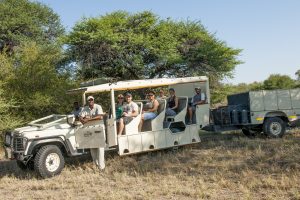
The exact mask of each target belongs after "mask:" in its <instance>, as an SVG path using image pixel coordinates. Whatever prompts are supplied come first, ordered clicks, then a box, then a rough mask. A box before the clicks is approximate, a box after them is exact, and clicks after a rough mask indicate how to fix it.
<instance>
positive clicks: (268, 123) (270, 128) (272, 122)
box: [264, 117, 286, 138]
mask: <svg viewBox="0 0 300 200" xmlns="http://www.w3.org/2000/svg"><path fill="white" fill-rule="evenodd" d="M285 129H286V122H284V121H283V120H282V119H281V118H279V117H271V118H267V119H266V120H265V122H264V133H265V134H267V135H268V136H269V137H271V138H281V137H282V136H283V135H284V133H285Z"/></svg>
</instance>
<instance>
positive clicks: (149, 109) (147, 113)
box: [139, 91, 159, 132]
mask: <svg viewBox="0 0 300 200" xmlns="http://www.w3.org/2000/svg"><path fill="white" fill-rule="evenodd" d="M147 97H148V102H147V103H146V105H145V106H144V111H143V114H142V118H141V122H140V124H139V132H141V130H142V127H143V124H144V121H145V120H151V119H154V118H155V117H156V116H157V109H158V106H159V103H158V101H157V100H156V99H155V93H154V92H153V91H150V92H148V94H147Z"/></svg>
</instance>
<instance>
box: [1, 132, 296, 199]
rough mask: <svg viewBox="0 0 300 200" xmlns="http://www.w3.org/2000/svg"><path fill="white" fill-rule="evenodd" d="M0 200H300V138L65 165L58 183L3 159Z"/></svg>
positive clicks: (239, 139) (229, 140)
mask: <svg viewBox="0 0 300 200" xmlns="http://www.w3.org/2000/svg"><path fill="white" fill-rule="evenodd" d="M0 156H1V157H0V158H1V160H0V177H1V178H0V197H2V198H1V199H180V200H181V199H300V134H298V133H295V132H294V133H290V134H288V135H287V136H286V137H284V138H283V139H267V138H263V137H262V138H256V139H249V138H246V137H244V136H242V135H241V134H226V135H213V136H212V135H206V136H203V137H202V142H201V143H199V144H196V145H193V146H188V147H184V148H179V149H178V150H175V151H171V150H168V151H159V152H152V153H149V154H148V153H147V154H141V155H135V156H126V157H118V156H117V155H116V154H110V155H108V156H107V160H106V166H107V167H106V169H105V170H104V171H102V172H100V171H98V170H97V169H96V167H95V166H94V165H93V164H92V162H91V160H90V159H89V158H81V159H76V160H75V161H74V160H73V159H72V160H70V159H69V160H67V165H66V167H65V169H64V170H63V172H62V173H61V175H59V176H56V177H53V178H49V179H45V180H43V179H40V178H39V177H37V176H36V174H35V173H34V172H31V171H26V172H24V171H22V170H20V169H18V167H17V166H16V163H15V162H14V161H9V160H3V152H2V153H1V154H0Z"/></svg>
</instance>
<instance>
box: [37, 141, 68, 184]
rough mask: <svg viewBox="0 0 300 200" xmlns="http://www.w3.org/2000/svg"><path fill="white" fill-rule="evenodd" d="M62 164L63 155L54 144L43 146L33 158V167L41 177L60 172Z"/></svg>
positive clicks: (63, 161)
mask: <svg viewBox="0 0 300 200" xmlns="http://www.w3.org/2000/svg"><path fill="white" fill-rule="evenodd" d="M64 165H65V160H64V157H63V155H62V153H61V150H60V149H59V148H58V146H56V145H46V146H43V147H42V148H41V149H40V150H39V151H38V152H37V154H36V156H35V158H34V169H35V171H36V172H37V173H38V174H39V175H40V176H41V177H43V178H48V177H52V176H55V175H58V174H60V172H61V171H62V169H63V168H64Z"/></svg>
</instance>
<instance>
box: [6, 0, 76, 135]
mask: <svg viewBox="0 0 300 200" xmlns="http://www.w3.org/2000/svg"><path fill="white" fill-rule="evenodd" d="M63 34H64V29H63V26H62V25H61V23H60V19H59V16H58V15H57V14H55V13H54V12H53V11H52V9H50V8H49V7H47V6H45V5H43V4H41V3H38V2H31V1H28V0H0V80H1V81H0V108H1V107H2V108H3V109H2V110H1V109H0V114H1V116H3V117H2V119H4V116H5V119H6V121H5V122H2V121H0V123H1V124H2V125H1V126H0V131H1V130H2V128H3V127H12V126H14V125H15V124H13V123H12V125H9V126H8V125H5V126H4V125H3V124H9V123H8V122H13V121H14V122H18V120H14V117H16V116H18V117H19V119H20V118H21V119H23V120H24V121H25V122H27V121H29V120H32V119H35V118H37V117H41V116H45V115H47V114H52V113H61V112H65V111H66V105H67V104H69V103H70V102H69V101H68V100H66V99H68V98H66V94H65V91H66V89H68V88H69V87H70V85H72V84H73V82H74V81H71V80H70V78H69V73H68V72H65V71H63V70H59V69H61V63H62V60H63V59H64V55H63V49H62V45H61V44H59V43H58V42H57V41H58V40H59V37H61V36H62V35H63ZM68 108H69V107H68ZM10 119H12V120H10ZM1 127H2V128H1Z"/></svg>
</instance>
